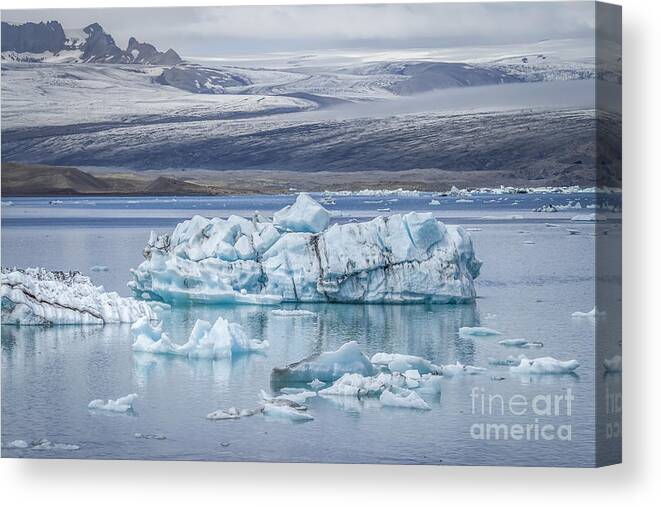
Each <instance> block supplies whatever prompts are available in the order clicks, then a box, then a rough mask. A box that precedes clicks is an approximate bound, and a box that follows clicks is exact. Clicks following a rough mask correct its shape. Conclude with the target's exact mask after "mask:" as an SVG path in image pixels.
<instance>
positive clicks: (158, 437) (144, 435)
mask: <svg viewBox="0 0 661 507" xmlns="http://www.w3.org/2000/svg"><path fill="white" fill-rule="evenodd" d="M133 437H134V438H143V439H145V440H166V439H167V437H166V436H165V435H163V434H162V433H134V434H133Z"/></svg>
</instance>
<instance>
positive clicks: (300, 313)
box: [271, 310, 317, 317]
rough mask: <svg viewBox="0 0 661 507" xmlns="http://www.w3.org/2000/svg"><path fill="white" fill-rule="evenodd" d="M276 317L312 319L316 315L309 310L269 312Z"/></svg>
mask: <svg viewBox="0 0 661 507" xmlns="http://www.w3.org/2000/svg"><path fill="white" fill-rule="evenodd" d="M271 314H272V315H275V316H276V317H313V316H315V315H317V314H316V313H314V312H311V311H309V310H271Z"/></svg>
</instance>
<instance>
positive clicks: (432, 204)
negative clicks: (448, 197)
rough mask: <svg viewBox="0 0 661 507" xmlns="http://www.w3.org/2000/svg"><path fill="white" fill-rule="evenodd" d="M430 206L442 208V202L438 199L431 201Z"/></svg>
mask: <svg viewBox="0 0 661 507" xmlns="http://www.w3.org/2000/svg"><path fill="white" fill-rule="evenodd" d="M429 205H430V206H440V205H441V201H439V200H438V199H432V200H431V201H429Z"/></svg>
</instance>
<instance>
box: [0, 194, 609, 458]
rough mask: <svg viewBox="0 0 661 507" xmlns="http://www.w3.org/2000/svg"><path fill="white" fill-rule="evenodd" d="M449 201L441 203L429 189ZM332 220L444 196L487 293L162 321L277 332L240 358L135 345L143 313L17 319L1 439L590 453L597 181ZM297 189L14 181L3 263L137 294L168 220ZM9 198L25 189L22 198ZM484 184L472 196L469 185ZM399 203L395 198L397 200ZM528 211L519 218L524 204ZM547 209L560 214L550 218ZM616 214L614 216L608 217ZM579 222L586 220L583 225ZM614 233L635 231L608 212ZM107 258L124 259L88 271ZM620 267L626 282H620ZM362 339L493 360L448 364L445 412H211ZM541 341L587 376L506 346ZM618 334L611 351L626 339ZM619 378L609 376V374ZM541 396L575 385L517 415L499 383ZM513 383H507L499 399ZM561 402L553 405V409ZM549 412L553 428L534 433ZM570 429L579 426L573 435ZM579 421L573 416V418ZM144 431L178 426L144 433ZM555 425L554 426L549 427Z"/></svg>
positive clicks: (102, 454)
mask: <svg viewBox="0 0 661 507" xmlns="http://www.w3.org/2000/svg"><path fill="white" fill-rule="evenodd" d="M432 197H433V199H437V200H438V201H439V202H440V203H441V204H440V205H431V204H430V201H431V198H432ZM334 199H335V204H334V205H328V208H329V209H331V210H333V211H334V215H335V218H334V220H338V221H347V220H352V219H359V220H363V219H368V218H370V217H373V216H376V215H378V214H383V213H395V212H406V211H412V210H415V211H431V212H433V213H434V214H435V215H437V216H438V217H439V218H441V219H442V220H444V221H445V222H447V223H459V224H462V225H464V226H465V227H467V228H469V230H471V234H472V237H473V240H474V243H475V248H476V252H477V255H478V257H479V258H480V259H482V260H483V261H484V265H483V267H482V272H481V275H480V277H479V278H478V279H477V281H476V288H477V292H478V295H479V298H478V299H477V301H476V303H475V304H472V305H348V304H336V305H329V304H323V305H285V306H286V307H287V308H304V309H307V310H310V311H312V312H315V314H316V315H314V316H307V317H296V318H294V317H282V316H276V315H273V314H272V313H271V310H272V309H273V308H274V307H268V306H247V305H235V306H186V307H179V308H175V309H174V310H173V311H171V312H166V313H165V314H164V319H163V321H164V330H165V331H166V332H167V333H168V334H169V335H170V336H171V337H172V338H173V339H174V340H175V341H177V342H180V343H181V342H184V341H186V339H187V338H188V335H189V333H190V330H191V329H192V326H193V324H194V323H195V321H196V319H199V318H203V319H206V320H209V321H213V320H215V319H216V318H217V317H218V316H223V317H225V318H228V319H230V320H232V321H236V322H239V323H241V324H242V325H243V326H244V327H245V328H246V329H247V330H248V331H249V333H250V334H251V335H252V336H254V337H257V338H260V339H268V340H269V342H270V344H271V347H270V348H269V349H268V351H267V352H266V353H265V354H251V355H246V356H241V357H237V358H234V359H233V360H231V361H210V360H187V359H183V358H177V357H163V356H152V355H146V354H140V353H133V352H132V351H131V343H132V337H131V336H130V332H129V326H125V325H110V326H105V327H97V326H87V327H77V326H61V327H52V328H46V329H44V328H33V327H22V328H17V327H10V326H2V442H3V444H7V443H8V442H11V441H13V440H16V439H21V440H26V441H28V442H30V441H33V440H38V439H41V438H48V439H49V440H50V441H52V442H56V443H70V444H76V445H78V446H80V449H78V450H34V449H8V448H3V449H2V455H3V456H9V457H29V458H53V457H58V458H99V459H175V460H227V461H299V462H315V461H326V462H338V463H345V462H359V463H362V462H379V463H418V464H423V463H424V464H476V465H499V464H503V463H507V464H509V465H544V466H592V465H594V463H595V456H594V452H593V447H594V431H595V420H594V415H593V412H594V409H595V389H594V386H593V384H594V381H595V378H597V376H601V375H603V371H602V370H601V369H600V366H599V365H596V366H595V361H594V334H595V326H594V322H592V321H590V319H576V318H572V317H571V314H572V312H574V311H576V310H581V311H589V310H591V309H592V307H593V306H594V297H595V273H594V263H595V240H596V238H595V235H594V234H595V224H594V223H593V222H576V221H571V218H572V217H573V216H575V215H577V214H581V213H582V214H586V213H588V212H592V211H594V210H592V209H587V207H588V206H591V205H594V204H595V202H594V200H595V198H594V195H592V194H569V195H568V194H544V195H536V194H525V195H504V196H499V195H483V196H471V197H467V198H465V199H464V200H463V201H462V199H459V200H460V201H462V202H457V200H458V198H457V197H437V196H430V195H429V194H425V195H420V196H408V197H405V196H398V195H391V196H377V197H374V196H344V197H335V198H334ZM293 200H294V196H291V195H288V196H232V197H209V198H206V197H184V198H182V197H175V198H167V197H165V198H164V197H160V198H71V197H69V198H60V197H55V198H11V199H8V200H4V201H3V202H4V204H5V205H4V206H3V208H2V265H3V266H14V265H16V266H19V267H26V266H34V265H39V266H43V267H45V268H49V269H61V270H69V269H72V270H80V271H81V272H83V273H85V274H88V275H89V276H91V278H92V279H93V281H94V282H95V283H97V284H102V285H103V286H104V287H105V288H106V289H107V290H115V291H118V292H120V293H121V294H124V295H129V291H128V289H127V288H126V282H127V281H128V280H129V277H130V275H129V269H130V268H132V267H135V266H137V265H138V264H139V263H140V261H141V259H142V249H143V247H144V245H145V243H146V240H147V238H148V236H149V231H150V230H152V229H153V230H156V231H158V232H166V231H168V230H171V229H172V227H174V225H176V223H178V222H179V221H181V220H182V219H186V218H190V216H192V215H193V214H196V213H197V214H203V215H205V216H227V215H229V214H242V215H245V216H250V215H252V213H253V212H254V211H255V210H259V211H260V212H264V213H269V212H272V211H274V210H277V209H279V208H281V207H282V206H284V205H285V204H289V203H291V202H293ZM7 201H11V205H7ZM466 201H469V202H466ZM576 202H581V205H582V207H583V209H582V210H571V211H561V212H558V213H535V212H533V211H532V210H533V209H534V208H538V207H539V206H542V205H543V204H548V203H555V204H568V203H576ZM386 210H389V211H386ZM513 216H516V218H513ZM549 224H550V225H551V226H549ZM600 227H601V226H600ZM568 228H571V229H574V230H577V231H578V234H569V232H568V231H567V229H568ZM607 228H608V233H609V235H610V237H614V236H617V235H618V234H619V233H620V223H619V221H618V220H609V222H608V225H607ZM95 265H104V266H107V267H108V271H90V268H91V267H92V266H95ZM617 282H618V281H617V280H616V281H614V282H613V283H617ZM478 325H481V326H488V327H491V328H495V329H497V330H499V331H501V332H502V333H503V335H502V336H498V337H473V338H467V337H462V336H459V333H458V330H459V328H460V327H462V326H478ZM504 338H525V339H527V340H530V341H541V342H543V343H544V347H543V348H542V349H539V350H534V349H533V350H519V349H511V348H506V347H503V346H501V345H499V344H498V343H497V342H498V340H500V339H504ZM349 340H356V341H358V343H359V344H360V345H361V347H362V348H363V350H364V351H365V353H366V354H367V355H368V356H370V355H371V354H373V353H375V352H380V351H385V352H398V353H406V354H414V355H420V356H424V357H425V358H427V359H429V360H431V361H432V362H434V363H436V364H448V363H454V362H456V361H460V362H461V363H463V364H471V365H475V366H482V367H485V368H488V371H487V372H485V373H483V374H481V375H474V376H464V377H455V378H448V379H444V380H443V384H442V392H441V394H440V396H438V395H436V396H433V395H424V396H423V397H424V398H425V399H426V400H427V402H428V403H429V404H430V406H431V407H432V410H430V411H415V410H410V409H401V408H388V407H381V406H380V404H379V402H378V400H373V399H364V400H358V399H353V398H331V397H316V398H312V399H310V400H308V406H309V411H310V413H311V414H312V415H313V416H314V420H313V421H310V422H305V423H290V422H283V421H281V420H275V419H269V418H267V417H265V416H261V415H258V416H253V417H248V418H244V419H239V420H230V421H209V420H207V419H206V417H205V416H206V414H208V413H210V412H213V411H215V410H218V409H222V408H228V407H230V406H236V407H239V408H253V407H255V406H257V404H258V402H259V400H258V393H259V390H260V389H264V390H266V391H270V390H272V389H275V388H276V386H271V385H270V372H271V369H272V368H273V367H274V366H282V365H285V364H287V363H290V362H293V361H296V360H299V359H301V358H303V357H305V356H307V355H309V354H312V353H315V352H321V351H325V350H334V349H336V348H337V347H339V346H340V345H341V344H342V343H344V342H346V341H349ZM519 353H525V354H526V355H528V356H529V357H539V356H545V355H550V356H553V357H556V358H558V359H563V360H565V359H577V360H578V361H579V362H580V363H581V366H580V368H579V369H578V370H577V374H576V375H546V376H533V377H518V376H515V375H512V374H510V372H509V369H508V368H507V367H506V366H494V365H490V364H489V363H490V360H491V359H504V358H506V357H507V356H509V355H518V354H519ZM616 353H619V350H617V349H614V350H610V351H609V354H610V355H614V354H616ZM607 381H608V380H607ZM133 392H135V393H137V394H138V396H139V398H138V400H137V401H136V403H135V406H134V407H135V410H134V412H133V413H129V414H106V413H99V412H94V411H90V410H89V409H88V408H87V404H88V403H89V401H90V400H92V399H95V398H104V399H107V398H113V399H114V398H117V397H120V396H124V395H126V394H128V393H133ZM489 395H492V397H493V396H494V395H497V396H500V397H502V399H503V400H505V402H506V403H507V401H509V400H510V399H512V397H515V396H516V397H517V399H518V400H520V399H521V397H523V399H525V400H527V401H528V402H531V401H532V400H533V399H534V398H535V396H538V395H543V396H549V395H550V396H552V397H554V396H557V397H560V396H562V397H563V398H560V399H562V400H565V399H566V398H567V397H568V395H569V397H571V398H572V402H571V415H568V414H567V411H566V405H559V410H558V411H557V413H552V414H550V415H548V414H543V415H538V414H535V413H534V412H533V411H532V409H529V410H528V411H527V413H526V414H523V415H519V414H517V415H515V414H513V413H512V412H511V411H510V410H509V409H508V407H507V406H505V407H504V410H503V409H502V407H501V405H499V403H497V402H496V403H492V406H491V408H490V407H489V405H488V403H486V404H485V405H482V401H483V400H485V399H488V398H486V397H487V396H489ZM493 399H497V398H493ZM554 412H555V411H554ZM488 423H498V424H505V425H508V427H511V426H512V425H514V424H522V425H524V426H526V425H529V426H530V427H531V430H530V435H529V438H528V436H527V437H525V438H523V439H521V440H517V439H513V438H507V439H503V438H501V439H494V438H491V439H485V438H480V431H479V429H480V428H481V427H482V426H481V425H483V424H488ZM544 425H551V426H552V427H553V428H554V431H555V430H558V429H560V433H562V436H563V437H564V438H565V439H560V437H559V435H558V434H557V433H553V434H552V436H553V438H552V439H545V438H544V437H543V436H541V435H539V434H538V433H536V431H537V430H535V428H537V429H539V428H540V427H542V426H544ZM568 428H569V431H570V435H571V439H570V440H566V436H567V433H566V432H567V430H568ZM563 432H564V433H563ZM135 433H142V434H162V435H163V436H165V437H166V438H165V439H144V438H136V437H135V436H134V434H135ZM549 435H551V433H547V436H549Z"/></svg>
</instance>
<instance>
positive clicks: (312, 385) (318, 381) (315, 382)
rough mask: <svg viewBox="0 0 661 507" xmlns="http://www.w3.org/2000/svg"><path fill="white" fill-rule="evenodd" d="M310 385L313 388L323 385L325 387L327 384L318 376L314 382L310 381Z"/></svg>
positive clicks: (319, 387)
mask: <svg viewBox="0 0 661 507" xmlns="http://www.w3.org/2000/svg"><path fill="white" fill-rule="evenodd" d="M308 385H309V386H310V387H311V388H312V389H321V388H322V387H324V386H325V385H326V382H322V381H321V380H319V379H318V378H316V379H314V380H313V381H312V382H308Z"/></svg>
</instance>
